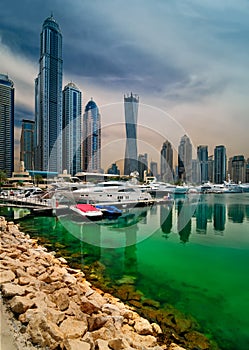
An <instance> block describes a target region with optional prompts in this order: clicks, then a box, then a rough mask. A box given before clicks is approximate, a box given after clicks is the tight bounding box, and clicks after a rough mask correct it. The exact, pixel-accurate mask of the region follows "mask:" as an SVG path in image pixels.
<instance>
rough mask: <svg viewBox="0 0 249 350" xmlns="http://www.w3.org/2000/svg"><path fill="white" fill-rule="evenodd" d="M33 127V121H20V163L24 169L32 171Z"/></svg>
mask: <svg viewBox="0 0 249 350" xmlns="http://www.w3.org/2000/svg"><path fill="white" fill-rule="evenodd" d="M34 127H35V122H34V121H33V120H28V119H23V120H22V131H21V140H20V161H21V162H24V166H25V169H28V170H33V169H34Z"/></svg>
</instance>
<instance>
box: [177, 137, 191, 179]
mask: <svg viewBox="0 0 249 350" xmlns="http://www.w3.org/2000/svg"><path fill="white" fill-rule="evenodd" d="M178 176H179V179H181V180H183V181H187V182H191V181H192V144H191V142H190V139H189V137H188V136H187V135H184V136H183V137H182V138H181V141H180V145H179V147H178Z"/></svg>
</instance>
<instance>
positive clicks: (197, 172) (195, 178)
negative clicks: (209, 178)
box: [192, 159, 201, 184]
mask: <svg viewBox="0 0 249 350" xmlns="http://www.w3.org/2000/svg"><path fill="white" fill-rule="evenodd" d="M200 182H201V168H200V163H199V160H198V159H192V183H193V184H199V183H200Z"/></svg>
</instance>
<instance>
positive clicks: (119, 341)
mask: <svg viewBox="0 0 249 350" xmlns="http://www.w3.org/2000/svg"><path fill="white" fill-rule="evenodd" d="M108 346H109V348H111V349H112V350H121V349H126V350H128V349H130V348H131V347H130V345H129V343H128V342H127V340H126V339H124V338H115V339H111V340H109V342H108Z"/></svg>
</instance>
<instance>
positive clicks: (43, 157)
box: [35, 14, 63, 172]
mask: <svg viewBox="0 0 249 350" xmlns="http://www.w3.org/2000/svg"><path fill="white" fill-rule="evenodd" d="M62 67H63V61H62V34H61V30H60V27H59V25H58V23H57V22H56V20H55V19H54V17H53V14H51V16H50V17H48V18H47V19H45V21H44V23H43V26H42V32H41V36H40V58H39V73H38V76H37V78H36V80H35V119H36V131H35V168H36V169H37V170H42V171H56V172H61V171H62V75H63V72H62Z"/></svg>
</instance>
